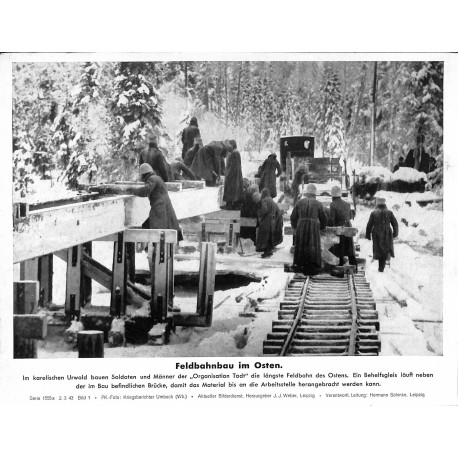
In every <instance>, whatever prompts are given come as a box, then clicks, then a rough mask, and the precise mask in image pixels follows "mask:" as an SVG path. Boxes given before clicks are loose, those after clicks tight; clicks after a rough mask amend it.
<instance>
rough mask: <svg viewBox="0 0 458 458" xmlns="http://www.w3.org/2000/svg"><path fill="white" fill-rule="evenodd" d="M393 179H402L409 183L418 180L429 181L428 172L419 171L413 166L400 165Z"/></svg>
mask: <svg viewBox="0 0 458 458" xmlns="http://www.w3.org/2000/svg"><path fill="white" fill-rule="evenodd" d="M392 180H393V181H395V180H402V181H405V182H407V183H414V182H416V181H421V180H424V181H427V178H426V173H424V172H419V171H418V170H415V169H413V168H412V167H399V169H398V170H396V172H394V173H393V174H392Z"/></svg>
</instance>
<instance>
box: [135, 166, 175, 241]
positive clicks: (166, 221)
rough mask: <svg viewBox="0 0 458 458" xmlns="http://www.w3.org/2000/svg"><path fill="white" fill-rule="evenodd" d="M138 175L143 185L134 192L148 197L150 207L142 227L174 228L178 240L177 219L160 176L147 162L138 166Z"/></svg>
mask: <svg viewBox="0 0 458 458" xmlns="http://www.w3.org/2000/svg"><path fill="white" fill-rule="evenodd" d="M140 177H141V180H142V181H143V182H144V183H145V186H144V187H142V188H140V189H137V190H135V191H134V193H135V194H136V195H137V196H139V197H148V199H149V202H150V205H151V208H150V212H149V217H148V219H147V220H146V221H145V222H144V223H143V225H142V227H143V228H144V229H175V230H176V231H177V234H178V241H180V240H183V236H182V234H181V230H180V226H179V224H178V219H177V217H176V214H175V210H174V209H173V206H172V202H171V201H170V197H169V194H168V192H167V189H166V187H165V184H164V181H163V180H162V178H161V177H159V176H158V175H156V174H155V172H154V170H153V169H152V168H151V166H150V165H149V164H146V163H144V164H142V165H141V166H140Z"/></svg>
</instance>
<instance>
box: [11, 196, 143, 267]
mask: <svg viewBox="0 0 458 458" xmlns="http://www.w3.org/2000/svg"><path fill="white" fill-rule="evenodd" d="M125 200H126V197H122V196H121V197H110V198H104V199H100V200H94V201H89V202H82V203H77V204H71V205H64V206H61V207H55V208H48V209H45V210H37V211H31V212H30V213H29V217H28V218H27V219H26V220H25V221H21V222H19V223H18V224H17V227H16V228H15V231H14V232H13V244H14V257H13V262H14V263H17V262H21V261H24V260H27V259H31V258H34V257H38V256H44V255H46V254H49V253H54V252H56V251H59V250H62V249H68V248H69V247H72V246H74V245H80V244H82V243H86V242H90V241H91V240H95V239H97V238H99V237H103V236H104V235H108V234H113V233H115V232H120V231H122V230H124V229H125V228H126V208H125ZM145 200H147V199H145ZM144 219H145V218H144ZM128 225H129V224H127V226H128Z"/></svg>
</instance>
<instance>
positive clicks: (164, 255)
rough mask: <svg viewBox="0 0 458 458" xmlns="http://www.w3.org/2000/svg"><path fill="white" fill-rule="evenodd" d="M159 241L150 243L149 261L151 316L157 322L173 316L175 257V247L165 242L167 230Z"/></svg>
mask: <svg viewBox="0 0 458 458" xmlns="http://www.w3.org/2000/svg"><path fill="white" fill-rule="evenodd" d="M163 233H164V235H163V237H161V240H160V242H159V243H152V244H149V245H148V262H149V265H150V271H151V317H152V318H153V319H155V320H157V322H160V323H162V322H164V321H166V320H167V319H168V318H169V317H171V316H172V307H173V297H170V294H171V292H172V291H173V289H171V287H170V282H173V268H171V267H170V262H171V259H173V249H172V250H171V249H170V246H169V244H168V243H166V242H165V231H163ZM172 262H173V261H172Z"/></svg>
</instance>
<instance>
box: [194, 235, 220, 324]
mask: <svg viewBox="0 0 458 458" xmlns="http://www.w3.org/2000/svg"><path fill="white" fill-rule="evenodd" d="M215 270H216V244H215V243H205V242H204V243H202V251H201V255H200V268H199V290H198V293H197V313H198V314H199V315H201V316H205V317H206V324H207V326H211V323H212V317H213V297H214V291H215Z"/></svg>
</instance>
